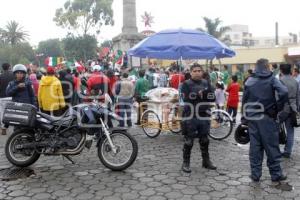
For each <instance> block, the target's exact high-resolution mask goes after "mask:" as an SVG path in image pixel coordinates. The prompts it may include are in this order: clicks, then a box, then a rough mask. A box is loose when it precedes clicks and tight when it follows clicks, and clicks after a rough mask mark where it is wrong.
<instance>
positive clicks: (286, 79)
mask: <svg viewBox="0 0 300 200" xmlns="http://www.w3.org/2000/svg"><path fill="white" fill-rule="evenodd" d="M279 68H280V72H281V76H280V81H281V82H282V83H283V84H284V85H285V86H286V87H287V89H288V98H289V100H288V102H287V103H285V105H284V108H283V111H282V112H281V113H280V115H279V116H281V117H282V119H281V120H283V121H284V123H285V127H286V131H287V142H286V144H285V146H284V152H283V153H282V156H283V157H285V158H290V157H291V154H292V150H293V145H294V132H295V130H294V127H293V124H292V117H291V115H292V112H297V111H298V108H299V102H300V93H299V87H298V83H297V81H296V80H295V79H294V78H293V77H292V75H291V74H292V71H291V68H292V66H291V65H290V64H281V65H280V67H279Z"/></svg>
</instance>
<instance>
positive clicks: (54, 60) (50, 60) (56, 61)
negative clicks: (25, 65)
mask: <svg viewBox="0 0 300 200" xmlns="http://www.w3.org/2000/svg"><path fill="white" fill-rule="evenodd" d="M63 60H64V58H63V57H47V58H46V59H45V65H46V66H50V67H56V66H57V65H60V64H62V62H63Z"/></svg>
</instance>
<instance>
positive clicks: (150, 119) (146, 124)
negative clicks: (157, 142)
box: [141, 110, 162, 138]
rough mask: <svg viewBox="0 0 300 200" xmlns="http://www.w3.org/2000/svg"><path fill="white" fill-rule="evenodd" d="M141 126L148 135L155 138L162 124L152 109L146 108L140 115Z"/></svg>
mask: <svg viewBox="0 0 300 200" xmlns="http://www.w3.org/2000/svg"><path fill="white" fill-rule="evenodd" d="M141 127H142V128H143V131H144V132H145V134H146V135H147V136H148V137H150V138H155V137H157V136H159V134H160V132H161V127H162V125H161V123H160V120H159V117H158V115H157V114H156V113H155V112H154V111H152V110H146V111H145V112H144V113H143V114H142V117H141Z"/></svg>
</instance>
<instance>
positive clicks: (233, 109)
mask: <svg viewBox="0 0 300 200" xmlns="http://www.w3.org/2000/svg"><path fill="white" fill-rule="evenodd" d="M231 80H232V83H230V84H229V85H228V87H227V89H226V92H228V100H227V112H228V113H229V115H231V116H232V119H233V123H235V122H236V115H237V110H238V105H239V91H240V85H239V83H238V82H237V80H238V77H237V76H236V75H234V76H232V77H231Z"/></svg>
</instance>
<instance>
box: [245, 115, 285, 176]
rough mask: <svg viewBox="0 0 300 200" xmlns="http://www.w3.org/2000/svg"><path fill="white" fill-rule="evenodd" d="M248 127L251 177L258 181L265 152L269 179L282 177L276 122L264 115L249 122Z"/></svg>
mask: <svg viewBox="0 0 300 200" xmlns="http://www.w3.org/2000/svg"><path fill="white" fill-rule="evenodd" d="M248 126H249V129H248V130H249V135H250V149H249V159H250V166H251V176H252V177H253V178H255V179H260V177H261V174H262V163H263V159H264V151H265V152H266V155H267V166H268V168H269V172H270V175H271V179H272V180H277V179H278V178H280V177H281V176H282V170H281V167H280V159H281V153H280V149H279V132H278V128H277V124H276V122H275V121H274V119H272V118H270V117H269V116H267V115H264V117H263V119H261V120H253V121H252V120H251V121H250V120H249V121H248Z"/></svg>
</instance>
